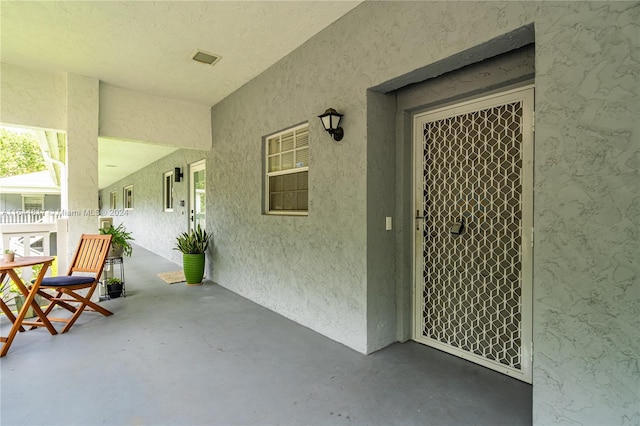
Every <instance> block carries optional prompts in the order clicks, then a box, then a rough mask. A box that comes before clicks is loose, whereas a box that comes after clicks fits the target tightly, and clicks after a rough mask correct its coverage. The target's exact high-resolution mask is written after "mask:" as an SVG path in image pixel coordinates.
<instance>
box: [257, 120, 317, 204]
mask: <svg viewBox="0 0 640 426" xmlns="http://www.w3.org/2000/svg"><path fill="white" fill-rule="evenodd" d="M301 130H305V131H306V133H307V146H306V150H307V165H306V166H302V167H296V165H295V163H296V161H295V160H294V166H293V167H292V168H288V169H285V170H276V171H272V172H270V171H269V158H270V157H274V156H275V154H271V155H270V153H269V141H270V140H273V139H274V138H276V137H279V138H281V139H280V141H282V136H284V135H287V134H289V133H293V134H294V135H297V133H298V132H300V131H301ZM309 138H310V128H309V122H304V123H302V124H298V125H296V126H292V127H288V128H286V129H284V130H281V131H278V132H275V133H271V134H269V135H267V136H265V137H264V138H263V143H262V149H263V179H264V185H263V201H264V202H263V214H265V215H270V216H308V215H309V201H308V200H309V198H308V197H309V184H308V177H309V165H310V163H311V161H310V155H309V153H310V143H309V140H308V139H309ZM294 141H297V138H296V137H295V136H294ZM298 151H300V149H298V147H297V146H295V144H294V148H293V149H292V150H288V151H286V152H296V153H297V152H298ZM276 154H278V155H279V156H280V158H282V154H283V152H282V151H281V150H279V151H278V152H277V153H276ZM294 156H295V154H294ZM303 172H307V209H306V210H271V209H270V202H271V196H270V192H269V191H270V187H269V182H270V180H269V178H270V177H275V176H283V175H297V174H299V173H303Z"/></svg>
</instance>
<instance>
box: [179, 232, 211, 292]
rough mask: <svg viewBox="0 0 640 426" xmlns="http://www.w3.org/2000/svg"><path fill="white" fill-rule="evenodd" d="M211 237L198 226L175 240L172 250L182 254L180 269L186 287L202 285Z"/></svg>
mask: <svg viewBox="0 0 640 426" xmlns="http://www.w3.org/2000/svg"><path fill="white" fill-rule="evenodd" d="M210 239H211V236H210V235H208V234H207V231H205V230H204V229H202V228H201V227H200V225H198V227H197V228H196V229H192V230H190V231H189V232H183V233H182V234H181V235H180V236H179V237H177V238H176V246H175V247H174V250H178V251H180V252H182V269H183V270H184V277H185V279H186V281H187V284H188V285H198V284H202V277H203V276H204V264H205V256H204V254H205V252H206V251H207V248H208V247H209V240H210Z"/></svg>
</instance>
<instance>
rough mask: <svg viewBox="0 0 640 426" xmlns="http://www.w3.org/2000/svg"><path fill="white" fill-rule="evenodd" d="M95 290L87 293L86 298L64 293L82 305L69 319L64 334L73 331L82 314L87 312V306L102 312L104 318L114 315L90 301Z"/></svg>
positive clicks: (68, 292)
mask: <svg viewBox="0 0 640 426" xmlns="http://www.w3.org/2000/svg"><path fill="white" fill-rule="evenodd" d="M93 290H95V288H93V289H91V290H90V291H89V292H88V293H87V295H86V296H85V297H83V296H80V295H79V294H78V293H74V292H73V291H64V293H65V294H66V295H67V296H70V297H73V298H74V299H76V300H77V301H78V302H79V303H80V306H78V307H77V308H76V312H75V313H74V314H73V315H72V316H71V318H69V321H68V322H67V324H66V325H65V326H64V328H63V329H62V333H66V332H67V331H69V329H71V327H72V326H73V324H74V323H75V322H76V320H77V319H78V318H79V317H80V315H81V314H82V312H83V311H84V310H85V308H86V307H87V306H90V307H91V308H92V309H93V310H95V311H96V312H100V313H101V314H102V315H104V316H109V315H113V312H111V311H108V310H107V309H105V308H103V307H102V306H100V305H98V304H96V303H94V302H92V301H91V300H89V298H90V297H91V295H92V294H93Z"/></svg>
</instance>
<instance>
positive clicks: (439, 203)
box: [414, 87, 533, 383]
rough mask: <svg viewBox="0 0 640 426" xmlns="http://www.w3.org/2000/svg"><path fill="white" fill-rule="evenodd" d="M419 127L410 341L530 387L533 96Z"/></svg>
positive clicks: (518, 95) (446, 115)
mask: <svg viewBox="0 0 640 426" xmlns="http://www.w3.org/2000/svg"><path fill="white" fill-rule="evenodd" d="M414 129H415V136H414V139H415V142H416V143H415V147H416V148H415V157H416V199H415V201H416V209H415V210H416V221H415V225H416V288H415V292H414V298H415V321H414V338H415V340H416V341H418V342H422V343H425V344H427V345H429V346H433V347H435V348H438V349H440V350H443V351H446V352H449V353H452V354H454V355H457V356H460V357H462V358H465V359H468V360H470V361H473V362H476V363H478V364H481V365H484V366H486V367H489V368H492V369H494V370H497V371H500V372H502V373H505V374H508V375H510V376H513V377H516V378H518V379H520V380H523V381H525V382H529V383H530V382H531V363H532V356H531V353H532V352H531V351H532V340H531V339H532V332H531V328H532V300H531V293H532V290H531V281H532V279H531V266H532V244H533V187H532V185H533V88H532V87H527V88H524V89H518V90H513V91H509V92H504V93H502V94H499V95H495V96H491V97H486V98H483V99H479V100H475V101H472V102H466V103H463V104H458V105H455V106H452V107H447V108H442V109H439V110H436V111H431V112H427V113H424V114H420V115H417V116H415V118H414Z"/></svg>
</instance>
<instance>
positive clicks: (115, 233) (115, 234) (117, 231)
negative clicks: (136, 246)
mask: <svg viewBox="0 0 640 426" xmlns="http://www.w3.org/2000/svg"><path fill="white" fill-rule="evenodd" d="M100 234H101V235H111V247H113V249H114V250H119V249H120V247H122V254H124V255H125V256H131V253H132V252H133V248H132V247H131V244H130V243H129V241H133V240H135V238H133V237H132V236H131V232H127V228H125V226H124V224H122V223H121V224H120V225H118V226H116V227H115V228H114V227H113V225H112V226H110V227H109V228H100Z"/></svg>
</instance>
